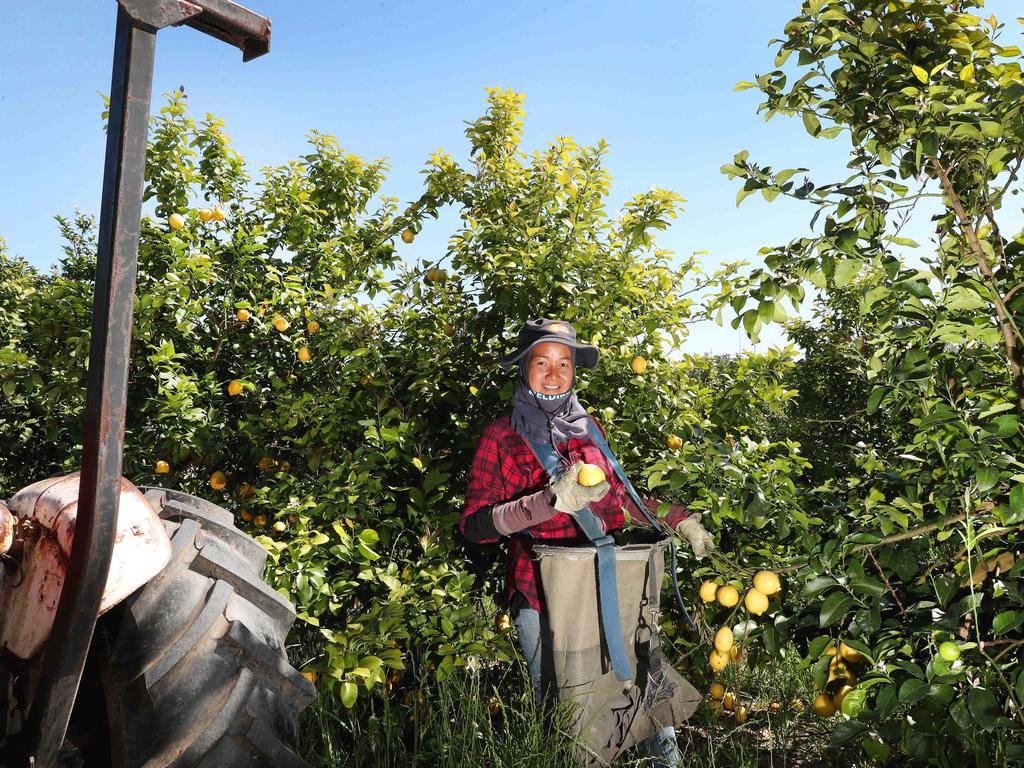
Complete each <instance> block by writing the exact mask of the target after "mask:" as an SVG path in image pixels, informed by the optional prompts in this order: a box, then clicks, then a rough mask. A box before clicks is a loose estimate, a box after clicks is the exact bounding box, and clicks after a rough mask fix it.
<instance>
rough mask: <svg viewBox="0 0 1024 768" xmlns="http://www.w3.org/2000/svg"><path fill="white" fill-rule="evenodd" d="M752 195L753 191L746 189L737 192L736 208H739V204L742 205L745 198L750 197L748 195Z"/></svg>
mask: <svg viewBox="0 0 1024 768" xmlns="http://www.w3.org/2000/svg"><path fill="white" fill-rule="evenodd" d="M752 194H754V190H752V189H746V188H744V189H741V190H740V191H739V192H737V193H736V207H737V208H739V207H740V203H742V202H743V201H744V200H745V199H746V198H748V197H750V195H752Z"/></svg>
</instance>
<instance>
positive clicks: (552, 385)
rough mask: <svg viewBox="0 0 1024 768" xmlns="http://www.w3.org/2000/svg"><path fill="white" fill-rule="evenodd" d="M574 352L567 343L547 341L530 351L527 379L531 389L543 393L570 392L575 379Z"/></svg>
mask: <svg viewBox="0 0 1024 768" xmlns="http://www.w3.org/2000/svg"><path fill="white" fill-rule="evenodd" d="M573 373H574V371H573V365H572V352H571V351H570V350H569V348H568V347H567V346H565V344H559V343H558V342H557V341H545V342H543V343H541V344H538V345H537V346H536V347H534V348H533V350H532V351H531V353H530V364H529V365H528V366H527V367H526V381H527V383H528V384H529V385H530V389H532V390H533V391H534V392H540V393H541V394H542V395H560V394H562V393H563V392H568V391H569V387H571V386H572V380H573Z"/></svg>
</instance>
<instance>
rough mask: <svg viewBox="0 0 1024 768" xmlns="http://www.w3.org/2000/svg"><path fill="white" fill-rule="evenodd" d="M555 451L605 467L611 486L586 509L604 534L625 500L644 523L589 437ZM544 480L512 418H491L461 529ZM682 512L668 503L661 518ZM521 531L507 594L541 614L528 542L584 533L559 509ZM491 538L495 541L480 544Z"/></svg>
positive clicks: (514, 540) (511, 552)
mask: <svg viewBox="0 0 1024 768" xmlns="http://www.w3.org/2000/svg"><path fill="white" fill-rule="evenodd" d="M591 418H593V417H591ZM594 423H595V424H597V427H598V429H600V430H601V434H604V428H603V427H601V424H600V423H599V422H598V421H597V419H594ZM558 450H559V452H560V453H561V454H562V456H563V457H566V456H568V458H569V462H570V463H575V462H577V461H585V462H587V463H588V464H597V465H598V466H599V467H601V469H603V470H604V473H605V475H606V476H607V478H608V482H609V484H610V485H611V490H609V491H608V493H607V494H605V496H604V498H602V499H601V500H600V501H598V502H596V503H594V504H591V505H590V509H591V510H592V511H593V512H594V514H595V515H596V516H597V518H598V519H599V520H600V521H601V524H602V525H603V526H604V530H605V531H606V532H608V531H614V530H616V529H618V528H621V527H622V526H623V525H625V522H626V518H625V515H624V514H623V507H625V506H627V504H628V509H629V512H630V517H631V522H635V523H638V524H640V525H644V526H649V523H648V522H647V520H646V519H645V518H644V517H643V515H642V514H640V511H639V510H638V509H637V508H636V505H635V504H634V503H633V502H632V501H630V500H629V494H628V491H627V490H626V487H625V486H624V485H623V484H622V482H621V481H620V480H619V478H618V477H617V476H616V475H615V472H614V471H613V470H612V467H611V465H610V464H609V463H608V460H607V459H605V456H604V454H603V453H602V452H601V449H600V447H598V446H597V445H595V444H594V443H593V442H592V441H591V440H590V438H589V436H588V437H587V438H585V439H578V438H575V437H574V438H570V439H569V440H568V442H566V443H561V444H559V445H558ZM547 482H548V475H547V473H546V472H545V471H544V468H543V467H542V466H541V465H540V462H539V461H537V458H536V457H535V456H534V455H533V451H532V450H531V449H530V446H529V444H528V443H527V442H526V440H525V439H524V438H523V437H522V436H521V435H520V434H519V433H518V432H516V431H515V430H514V429H513V428H512V420H511V417H509V416H502V417H501V418H500V419H495V420H494V421H492V422H491V423H490V424H489V425H488V426H487V428H486V429H485V430H484V433H483V435H482V436H481V437H480V442H479V443H477V447H476V454H475V455H474V456H473V465H472V467H471V468H470V472H469V486H468V488H467V489H466V504H465V507H464V508H463V510H462V519H461V521H460V524H459V528H460V530H461V531H462V532H463V533H465V527H464V526H465V523H466V520H467V519H468V518H469V516H470V515H472V514H473V513H474V512H476V511H477V510H480V509H482V508H484V507H489V506H493V505H495V504H500V503H501V502H504V501H511V500H513V499H517V498H519V497H520V496H525V495H527V494H530V493H534V492H536V491H539V490H540V489H542V488H543V487H544V486H545V485H547ZM656 505H657V502H656V501H651V502H649V503H648V504H645V506H649V507H650V506H656ZM687 514H688V513H687V512H686V510H685V509H684V508H682V507H676V506H673V508H672V510H671V511H670V512H669V514H668V516H667V517H666V518H665V523H666V524H668V525H669V527H674V526H675V525H676V523H678V522H679V521H680V520H682V519H683V518H685V517H686V516H687ZM523 533H524V534H526V535H522V534H518V535H514V536H512V537H511V538H510V540H509V547H508V567H507V570H506V578H505V591H506V595H507V596H508V597H509V598H511V597H512V596H513V595H514V594H515V593H516V592H519V593H520V594H521V595H522V596H523V597H524V598H525V599H526V602H527V603H528V604H529V606H530V607H531V608H534V609H535V610H538V611H541V612H543V610H544V607H543V595H542V593H541V590H540V586H539V585H540V566H539V564H538V563H537V561H536V560H535V559H534V558H533V555H532V551H531V549H532V542H534V541H539V542H544V543H549V542H550V543H553V544H559V543H561V544H567V543H569V542H573V543H575V542H577V541H586V537H585V536H584V534H583V533H582V532H581V531H580V529H579V528H578V527H577V525H576V522H575V521H574V520H573V518H572V516H570V515H567V514H565V513H564V512H558V513H556V514H555V515H554V517H552V518H550V519H548V520H546V521H544V522H543V523H539V524H537V525H533V526H530V527H529V528H528V529H527V530H526V531H524V532H523ZM495 541H498V539H497V538H495V539H490V540H489V541H485V542H481V543H491V542H495Z"/></svg>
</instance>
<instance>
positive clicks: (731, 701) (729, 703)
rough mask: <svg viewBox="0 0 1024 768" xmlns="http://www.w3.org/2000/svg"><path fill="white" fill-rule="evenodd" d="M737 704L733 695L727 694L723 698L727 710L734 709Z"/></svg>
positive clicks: (723, 704)
mask: <svg viewBox="0 0 1024 768" xmlns="http://www.w3.org/2000/svg"><path fill="white" fill-rule="evenodd" d="M735 704H736V697H735V696H733V695H732V693H727V694H725V696H723V697H722V706H723V707H725V708H726V709H732V708H733V705H735Z"/></svg>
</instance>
